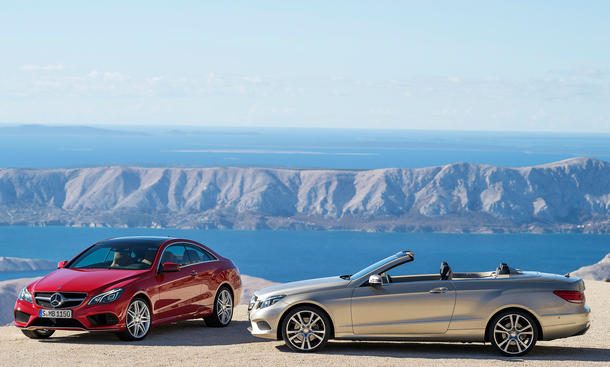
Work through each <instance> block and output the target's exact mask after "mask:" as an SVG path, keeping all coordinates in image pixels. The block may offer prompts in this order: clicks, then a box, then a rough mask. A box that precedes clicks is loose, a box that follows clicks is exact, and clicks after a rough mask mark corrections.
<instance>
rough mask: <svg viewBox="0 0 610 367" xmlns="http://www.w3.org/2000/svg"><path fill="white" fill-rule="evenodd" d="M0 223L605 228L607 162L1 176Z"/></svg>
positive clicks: (15, 172) (609, 198) (0, 172)
mask: <svg viewBox="0 0 610 367" xmlns="http://www.w3.org/2000/svg"><path fill="white" fill-rule="evenodd" d="M0 223H1V224H61V225H81V226H82V225H97V226H125V225H126V226H169V227H187V228H244V229H258V228H286V229H299V228H311V229H316V228H336V229H354V230H369V231H374V230H380V231H413V230H425V231H429V230H434V231H448V232H472V231H474V232H491V231H499V232H505V231H530V232H531V231H534V232H539V231H570V232H576V231H577V232H602V233H606V232H610V163H608V162H605V161H600V160H595V159H587V158H576V159H570V160H566V161H560V162H556V163H551V164H547V165H541V166H535V167H523V168H505V167H494V166H487V165H478V164H468V163H455V164H449V165H445V166H439V167H427V168H417V169H399V168H388V169H377V170H367V171H339V170H296V169H275V168H235V167H214V168H140V167H98V168H80V169H0Z"/></svg>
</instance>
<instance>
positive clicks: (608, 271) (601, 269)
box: [570, 253, 610, 281]
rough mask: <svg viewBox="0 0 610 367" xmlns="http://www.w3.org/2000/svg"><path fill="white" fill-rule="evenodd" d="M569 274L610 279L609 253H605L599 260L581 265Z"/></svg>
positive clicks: (595, 278) (596, 278) (584, 277)
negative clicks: (591, 263)
mask: <svg viewBox="0 0 610 367" xmlns="http://www.w3.org/2000/svg"><path fill="white" fill-rule="evenodd" d="M570 275H572V276H575V277H579V278H582V279H588V280H604V281H610V253H609V254H606V256H605V257H604V258H603V259H601V260H600V261H599V262H597V263H595V264H593V265H588V266H583V267H582V268H580V269H578V270H575V271H573V272H572V273H570Z"/></svg>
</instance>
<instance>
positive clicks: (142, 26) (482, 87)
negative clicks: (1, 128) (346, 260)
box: [0, 0, 610, 133]
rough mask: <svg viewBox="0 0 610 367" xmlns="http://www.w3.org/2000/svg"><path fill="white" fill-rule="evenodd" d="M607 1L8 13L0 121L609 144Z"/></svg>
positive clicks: (24, 9)
mask: <svg viewBox="0 0 610 367" xmlns="http://www.w3.org/2000/svg"><path fill="white" fill-rule="evenodd" d="M608 14H610V2H607V1H588V2H575V1H553V2H549V1H532V0H530V1H425V2H424V1H421V2H410V1H320V2H318V1H304V2H287V1H277V2H271V1H231V2H224V1H222V2H204V1H180V2H177V1H176V2H157V1H130V2H125V1H104V2H91V1H73V2H68V1H52V2H50V1H27V2H26V1H19V2H12V3H7V2H2V4H1V5H0V47H1V49H0V50H1V51H0V53H1V57H0V123H4V124H22V123H44V124H86V125H140V126H153V125H154V126H282V127H334V128H391V129H429V130H436V129H442V130H494V131H495V130H500V131H502V130H511V131H551V132H604V133H610V107H609V106H610V103H609V102H610V47H608V45H610V29H609V28H610V25H609V22H608Z"/></svg>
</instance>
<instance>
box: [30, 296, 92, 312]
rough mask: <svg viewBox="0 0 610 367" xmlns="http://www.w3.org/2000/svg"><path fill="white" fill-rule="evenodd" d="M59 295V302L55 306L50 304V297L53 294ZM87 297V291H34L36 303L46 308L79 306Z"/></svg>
mask: <svg viewBox="0 0 610 367" xmlns="http://www.w3.org/2000/svg"><path fill="white" fill-rule="evenodd" d="M55 294H59V295H61V301H62V302H61V303H60V304H59V305H57V306H53V305H52V304H51V298H52V297H53V296H54V295H55ZM86 298H87V293H80V292H36V293H34V299H35V300H36V304H37V305H38V306H41V307H46V308H58V309H61V308H73V307H78V306H80V305H81V304H82V303H83V302H84V301H85V299H86Z"/></svg>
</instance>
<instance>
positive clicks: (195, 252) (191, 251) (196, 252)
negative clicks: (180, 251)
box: [186, 245, 213, 264]
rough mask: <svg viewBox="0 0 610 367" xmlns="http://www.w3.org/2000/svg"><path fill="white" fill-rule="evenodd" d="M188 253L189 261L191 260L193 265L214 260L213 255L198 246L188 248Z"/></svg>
mask: <svg viewBox="0 0 610 367" xmlns="http://www.w3.org/2000/svg"><path fill="white" fill-rule="evenodd" d="M186 253H187V254H188V256H189V259H190V260H191V264H192V263H198V262H202V261H210V260H213V257H212V255H210V254H209V253H208V252H207V251H205V250H204V249H202V248H200V247H198V246H192V245H188V246H186Z"/></svg>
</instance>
